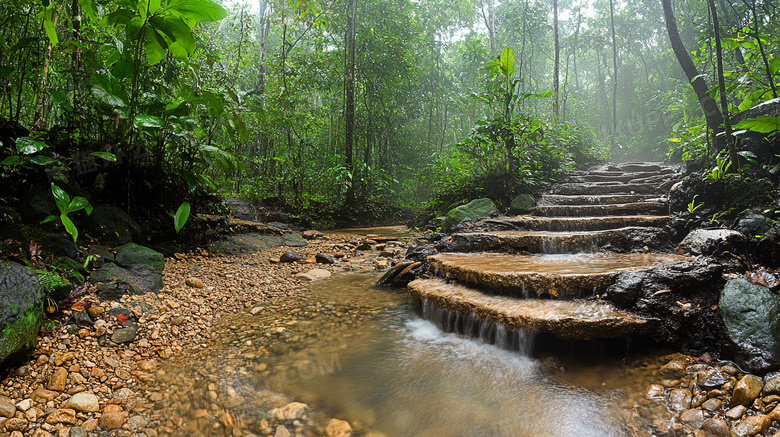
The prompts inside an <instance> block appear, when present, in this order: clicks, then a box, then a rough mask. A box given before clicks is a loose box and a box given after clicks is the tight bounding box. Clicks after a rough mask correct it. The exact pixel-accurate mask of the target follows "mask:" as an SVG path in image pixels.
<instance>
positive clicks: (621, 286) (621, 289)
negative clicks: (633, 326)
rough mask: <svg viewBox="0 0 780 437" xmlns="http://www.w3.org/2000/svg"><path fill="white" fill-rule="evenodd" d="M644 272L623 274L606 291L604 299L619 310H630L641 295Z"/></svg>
mask: <svg viewBox="0 0 780 437" xmlns="http://www.w3.org/2000/svg"><path fill="white" fill-rule="evenodd" d="M646 276H647V275H646V274H645V273H644V272H625V273H623V274H621V275H620V276H618V278H617V280H616V281H615V283H614V284H612V285H611V286H610V287H609V288H608V289H607V293H606V296H605V298H606V299H607V300H609V301H610V302H612V303H614V304H615V305H616V306H618V307H620V308H631V307H632V306H634V304H635V303H636V301H637V300H638V299H639V297H640V296H641V295H642V282H643V281H644V279H645V277H646Z"/></svg>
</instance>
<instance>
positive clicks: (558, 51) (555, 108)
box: [553, 0, 614, 119]
mask: <svg viewBox="0 0 780 437" xmlns="http://www.w3.org/2000/svg"><path fill="white" fill-rule="evenodd" d="M613 29H614V27H613ZM613 32H614V31H613ZM553 34H554V35H555V65H554V66H553V116H554V117H555V118H556V119H557V118H558V116H559V114H558V112H559V111H558V88H559V83H558V76H559V75H560V64H561V47H560V44H559V42H558V0H553ZM613 35H614V34H613Z"/></svg>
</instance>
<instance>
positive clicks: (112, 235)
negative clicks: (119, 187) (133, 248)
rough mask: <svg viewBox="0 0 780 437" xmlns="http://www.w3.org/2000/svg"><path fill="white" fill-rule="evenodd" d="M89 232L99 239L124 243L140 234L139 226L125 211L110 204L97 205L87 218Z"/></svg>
mask: <svg viewBox="0 0 780 437" xmlns="http://www.w3.org/2000/svg"><path fill="white" fill-rule="evenodd" d="M86 224H87V230H88V232H89V234H90V235H91V236H93V237H95V238H97V239H99V240H101V241H106V242H111V243H116V244H125V243H128V242H130V241H132V240H133V239H134V238H137V237H138V236H139V235H140V234H141V227H140V226H138V223H136V221H135V220H133V218H132V217H130V216H129V215H128V214H127V213H126V212H124V211H122V210H121V209H119V208H117V207H115V206H111V205H106V204H102V205H98V206H96V207H95V208H94V210H93V211H92V214H90V215H89V218H88V219H87V222H86Z"/></svg>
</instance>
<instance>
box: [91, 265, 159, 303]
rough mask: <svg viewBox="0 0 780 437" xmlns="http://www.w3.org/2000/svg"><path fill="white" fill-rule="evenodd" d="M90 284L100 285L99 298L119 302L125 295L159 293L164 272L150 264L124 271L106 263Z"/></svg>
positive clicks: (97, 271)
mask: <svg viewBox="0 0 780 437" xmlns="http://www.w3.org/2000/svg"><path fill="white" fill-rule="evenodd" d="M90 282H91V283H92V284H100V285H99V287H98V296H100V297H101V298H103V299H109V300H119V299H120V298H121V297H122V296H124V295H125V294H146V293H149V292H151V293H155V294H156V293H159V292H160V290H161V289H162V272H160V271H159V270H158V269H156V268H154V267H152V266H150V265H148V264H133V265H131V266H130V267H129V268H127V269H124V268H122V267H119V266H117V265H116V264H113V263H106V264H105V265H103V267H101V268H100V269H98V270H96V271H94V272H92V275H91V277H90Z"/></svg>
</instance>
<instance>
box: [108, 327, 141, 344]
mask: <svg viewBox="0 0 780 437" xmlns="http://www.w3.org/2000/svg"><path fill="white" fill-rule="evenodd" d="M125 325H130V322H128V323H126V324H125ZM136 335H138V329H136V328H135V327H133V326H129V327H126V328H120V329H115V330H114V332H113V333H112V334H111V341H113V342H114V343H117V344H122V343H131V342H132V341H133V340H135V337H136Z"/></svg>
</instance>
